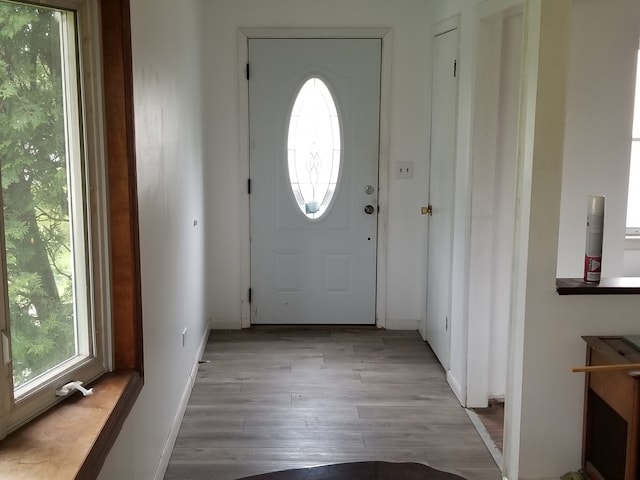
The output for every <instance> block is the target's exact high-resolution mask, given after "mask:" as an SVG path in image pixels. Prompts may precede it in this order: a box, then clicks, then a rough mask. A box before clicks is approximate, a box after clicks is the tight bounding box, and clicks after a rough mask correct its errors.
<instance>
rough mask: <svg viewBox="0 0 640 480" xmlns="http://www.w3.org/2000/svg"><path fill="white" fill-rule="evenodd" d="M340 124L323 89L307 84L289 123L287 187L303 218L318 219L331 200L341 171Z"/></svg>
mask: <svg viewBox="0 0 640 480" xmlns="http://www.w3.org/2000/svg"><path fill="white" fill-rule="evenodd" d="M340 156H341V147H340V122H339V120H338V112H337V109H336V104H335V102H334V101H333V97H332V95H331V92H330V91H329V89H328V88H327V85H326V84H325V83H324V82H323V81H322V80H321V79H319V78H317V77H312V78H310V79H309V80H307V81H306V82H305V83H304V85H302V88H301V89H300V91H299V92H298V96H297V97H296V100H295V102H294V104H293V109H292V111H291V118H290V119H289V132H288V141H287V162H288V165H289V183H290V185H291V190H292V192H293V196H294V198H295V200H296V203H297V204H298V207H299V208H300V210H301V211H302V213H304V214H305V215H306V216H307V218H310V219H315V220H317V219H319V218H321V217H322V216H323V215H324V214H325V213H326V212H327V209H328V208H329V206H330V205H331V201H332V200H333V198H334V196H335V193H336V187H337V185H338V178H339V176H340V168H341V161H340Z"/></svg>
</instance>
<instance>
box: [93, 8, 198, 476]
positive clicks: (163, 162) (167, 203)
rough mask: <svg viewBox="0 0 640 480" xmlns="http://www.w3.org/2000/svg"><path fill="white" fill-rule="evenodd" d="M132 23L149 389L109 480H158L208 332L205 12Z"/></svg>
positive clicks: (171, 13) (162, 13) (109, 468)
mask: <svg viewBox="0 0 640 480" xmlns="http://www.w3.org/2000/svg"><path fill="white" fill-rule="evenodd" d="M131 17H132V43H133V71H134V97H135V98H134V109H135V120H136V123H135V127H136V155H137V174H138V200H139V215H140V250H141V267H142V302H143V321H144V325H143V328H144V366H145V370H144V378H145V384H144V387H143V390H142V393H141V394H140V397H139V398H138V401H137V403H136V404H135V406H134V408H133V410H132V412H131V414H130V415H129V417H128V419H127V421H126V422H125V425H124V428H123V430H122V432H121V434H120V436H119V437H118V440H117V441H116V444H115V445H114V447H113V449H112V451H111V453H110V454H109V456H108V458H107V460H106V463H105V465H104V468H103V470H102V473H101V475H100V477H99V478H100V479H101V480H120V479H125V478H130V479H141V480H142V479H145V480H146V479H152V478H154V475H156V469H157V468H158V465H161V464H162V462H163V461H165V460H167V461H168V459H161V458H160V457H161V454H162V452H163V449H164V448H165V446H166V442H167V439H168V438H169V435H170V429H171V426H172V421H173V420H174V418H175V416H176V413H177V412H178V411H179V405H180V402H181V400H182V396H183V393H184V392H185V388H189V387H190V385H189V376H190V373H191V370H192V367H193V365H194V362H195V360H196V356H197V352H198V348H199V346H200V343H201V339H202V338H203V335H204V334H205V333H206V330H207V323H206V315H205V308H204V292H205V283H204V282H205V280H204V262H203V258H204V257H205V250H204V228H205V225H204V220H205V216H204V209H203V207H204V205H203V180H202V163H203V160H202V158H203V153H202V118H201V117H202V114H201V112H202V108H201V104H202V91H201V90H202V85H201V74H200V72H201V56H200V54H201V50H202V44H201V37H200V33H199V32H200V31H201V27H200V21H201V20H200V19H201V11H200V4H199V2H197V1H194V0H183V1H181V2H175V1H171V0H132V2H131ZM194 220H197V222H198V225H197V226H194ZM185 327H187V329H188V330H187V337H186V345H185V347H183V346H182V336H181V332H182V330H183V329H184V328H185ZM189 391H190V390H189ZM189 391H188V392H189ZM168 453H171V452H170V450H169V452H168ZM161 473H162V472H161Z"/></svg>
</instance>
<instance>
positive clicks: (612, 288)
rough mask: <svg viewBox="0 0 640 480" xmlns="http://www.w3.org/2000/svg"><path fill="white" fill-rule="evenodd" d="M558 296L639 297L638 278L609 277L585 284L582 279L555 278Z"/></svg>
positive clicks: (639, 278)
mask: <svg viewBox="0 0 640 480" xmlns="http://www.w3.org/2000/svg"><path fill="white" fill-rule="evenodd" d="M556 290H557V292H558V295H639V294H640V277H609V278H603V279H602V280H600V283H598V284H593V283H586V282H585V281H584V280H583V279H582V278H556Z"/></svg>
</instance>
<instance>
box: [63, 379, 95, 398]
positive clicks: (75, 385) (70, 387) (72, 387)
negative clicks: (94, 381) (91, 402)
mask: <svg viewBox="0 0 640 480" xmlns="http://www.w3.org/2000/svg"><path fill="white" fill-rule="evenodd" d="M76 390H77V391H78V392H80V393H82V395H83V396H85V397H86V396H87V395H93V388H90V389H88V390H87V389H86V388H84V387H83V386H82V382H69V383H67V384H66V385H63V386H62V387H60V388H59V389H58V390H56V397H66V396H67V395H69V394H71V393H73V392H74V391H76Z"/></svg>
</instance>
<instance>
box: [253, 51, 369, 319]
mask: <svg viewBox="0 0 640 480" xmlns="http://www.w3.org/2000/svg"><path fill="white" fill-rule="evenodd" d="M380 60H381V40H379V39H250V40H249V72H250V77H249V137H250V138H249V139H250V162H249V167H250V177H251V195H250V209H251V323H252V324H368V325H374V324H375V292H376V242H377V239H376V233H377V215H378V205H377V198H378V149H379V111H380V66H381V65H380Z"/></svg>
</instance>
